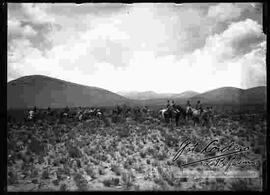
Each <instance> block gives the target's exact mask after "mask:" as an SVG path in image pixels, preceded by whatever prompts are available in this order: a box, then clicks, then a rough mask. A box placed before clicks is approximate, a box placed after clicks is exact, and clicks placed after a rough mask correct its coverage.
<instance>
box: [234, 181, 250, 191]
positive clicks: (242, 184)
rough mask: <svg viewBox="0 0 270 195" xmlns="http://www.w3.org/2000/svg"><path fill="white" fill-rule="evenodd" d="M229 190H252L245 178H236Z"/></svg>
mask: <svg viewBox="0 0 270 195" xmlns="http://www.w3.org/2000/svg"><path fill="white" fill-rule="evenodd" d="M231 190H233V191H250V190H254V189H253V188H252V186H250V185H249V184H248V182H247V179H237V180H236V181H235V182H233V183H232V184H231Z"/></svg>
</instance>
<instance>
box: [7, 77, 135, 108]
mask: <svg viewBox="0 0 270 195" xmlns="http://www.w3.org/2000/svg"><path fill="white" fill-rule="evenodd" d="M122 103H126V104H130V103H132V101H131V100H129V99H127V98H125V97H122V96H120V95H118V94H115V93H113V92H110V91H107V90H104V89H101V88H97V87H89V86H84V85H79V84H75V83H71V82H66V81H63V80H59V79H55V78H51V77H47V76H42V75H32V76H25V77H21V78H19V79H16V80H13V81H10V82H9V83H8V85H7V107H8V108H26V107H33V106H37V107H41V108H47V107H48V106H50V107H52V108H55V107H57V108H59V107H65V106H69V107H78V106H111V105H116V104H122Z"/></svg>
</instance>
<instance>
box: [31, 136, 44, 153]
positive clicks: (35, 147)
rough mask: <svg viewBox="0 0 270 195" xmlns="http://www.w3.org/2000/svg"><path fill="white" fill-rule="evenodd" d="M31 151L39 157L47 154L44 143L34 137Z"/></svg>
mask: <svg viewBox="0 0 270 195" xmlns="http://www.w3.org/2000/svg"><path fill="white" fill-rule="evenodd" d="M29 149H30V151H32V152H34V153H35V154H37V155H39V154H44V152H45V147H44V145H43V143H42V142H41V141H39V140H38V139H37V138H35V137H32V139H31V143H30V144H29Z"/></svg>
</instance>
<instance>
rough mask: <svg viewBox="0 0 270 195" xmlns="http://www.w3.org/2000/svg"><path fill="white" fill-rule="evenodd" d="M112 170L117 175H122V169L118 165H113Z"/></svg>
mask: <svg viewBox="0 0 270 195" xmlns="http://www.w3.org/2000/svg"><path fill="white" fill-rule="evenodd" d="M111 170H112V171H113V172H114V173H115V174H116V175H121V168H120V167H119V166H118V165H116V164H113V165H112V166H111Z"/></svg>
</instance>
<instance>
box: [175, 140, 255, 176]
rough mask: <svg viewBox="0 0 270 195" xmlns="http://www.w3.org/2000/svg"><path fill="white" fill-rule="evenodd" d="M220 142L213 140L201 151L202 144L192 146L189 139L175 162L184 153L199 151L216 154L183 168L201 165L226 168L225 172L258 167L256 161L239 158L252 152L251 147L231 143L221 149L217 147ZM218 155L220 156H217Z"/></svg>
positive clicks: (180, 149) (182, 146) (176, 156)
mask: <svg viewBox="0 0 270 195" xmlns="http://www.w3.org/2000/svg"><path fill="white" fill-rule="evenodd" d="M218 142H219V140H217V139H216V140H213V141H211V142H209V143H208V144H207V145H206V146H202V147H201V149H199V146H200V144H199V143H198V142H196V143H195V144H192V142H191V141H190V140H189V139H187V140H185V141H184V142H183V143H182V144H181V145H180V148H179V149H178V151H177V152H176V154H175V155H174V157H173V162H175V161H177V160H178V159H179V157H180V156H181V155H182V154H183V153H184V152H185V153H189V152H195V151H197V152H198V153H197V154H200V153H201V154H205V155H207V154H208V155H209V154H214V156H213V155H211V156H209V157H206V158H204V159H200V160H196V161H192V162H188V163H186V164H181V166H182V167H185V166H188V165H192V164H197V163H201V164H203V165H207V166H209V167H225V171H226V170H228V169H229V167H231V166H241V165H242V166H243V165H245V166H256V163H255V162H254V161H249V160H248V161H241V157H240V158H239V154H243V153H245V152H248V151H249V150H250V148H249V146H244V147H243V146H239V145H237V144H235V143H234V142H231V143H230V144H228V145H226V146H223V147H219V146H217V145H216V144H217V143H218ZM217 153H218V155H216V154H217ZM237 160H238V162H237V163H236V162H235V161H237Z"/></svg>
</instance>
